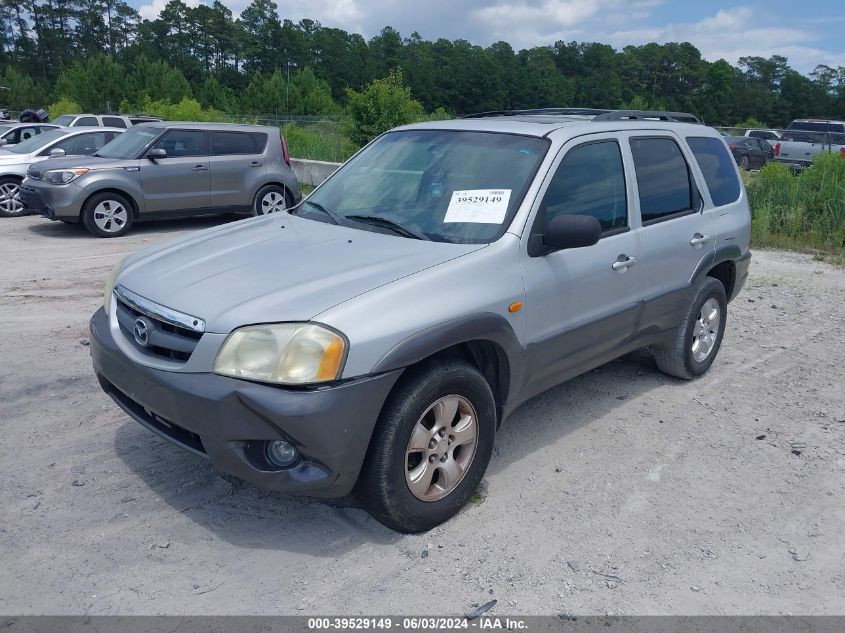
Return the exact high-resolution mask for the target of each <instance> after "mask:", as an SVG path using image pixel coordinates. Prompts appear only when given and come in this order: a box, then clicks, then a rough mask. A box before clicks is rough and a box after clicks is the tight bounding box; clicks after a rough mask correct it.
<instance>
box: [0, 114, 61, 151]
mask: <svg viewBox="0 0 845 633" xmlns="http://www.w3.org/2000/svg"><path fill="white" fill-rule="evenodd" d="M57 127H60V126H58V125H56V124H55V123H18V122H17V121H2V122H0V147H2V148H3V149H8V148H10V147H14V146H15V145H17V144H18V143H20V142H21V141H25V140H26V139H28V138H32V137H33V136H38V135H39V134H41V133H42V132H46V131H47V130H55V129H56V128H57Z"/></svg>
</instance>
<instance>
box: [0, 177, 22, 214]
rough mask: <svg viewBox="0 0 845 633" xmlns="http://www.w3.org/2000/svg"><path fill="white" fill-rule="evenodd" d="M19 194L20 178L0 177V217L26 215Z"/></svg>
mask: <svg viewBox="0 0 845 633" xmlns="http://www.w3.org/2000/svg"><path fill="white" fill-rule="evenodd" d="M20 196H21V181H20V180H18V179H17V178H12V177H11V176H6V177H3V178H0V218H17V217H20V216H22V215H26V209H24V207H23V203H22V202H21V197H20Z"/></svg>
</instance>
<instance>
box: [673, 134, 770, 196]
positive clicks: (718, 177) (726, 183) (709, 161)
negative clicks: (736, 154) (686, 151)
mask: <svg viewBox="0 0 845 633" xmlns="http://www.w3.org/2000/svg"><path fill="white" fill-rule="evenodd" d="M758 142H760V141H758ZM762 143H766V142H765V141H762ZM687 144H688V145H689V147H690V149H691V150H692V155H693V156H695V162H697V163H698V166H699V167H700V168H701V173H702V174H704V182H706V183H707V188H708V189H709V190H710V197H711V198H712V199H713V204H714V205H716V206H717V207H721V206H722V205H725V204H730V203H731V202H736V201H737V200H738V199H739V179H738V178H737V177H736V168H735V167H734V160H733V158H731V155H730V154H729V153H728V150H727V148H726V147H725V144H724V143H723V142H722V141H720V140H719V139H717V138H712V137H704V136H688V137H687ZM767 145H768V144H767Z"/></svg>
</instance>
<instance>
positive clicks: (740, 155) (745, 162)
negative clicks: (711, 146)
mask: <svg viewBox="0 0 845 633" xmlns="http://www.w3.org/2000/svg"><path fill="white" fill-rule="evenodd" d="M726 141H727V143H728V147H729V148H730V150H731V153H732V154H733V157H734V160H736V164H737V165H739V166H740V167H742V168H743V169H744V170H745V171H750V170H752V169H760V168H761V167H762V166H763V165H765V164H766V163H768V162H769V161H771V160H773V159H774V157H775V150H774V148H773V147H772V146H771V145H769V143H768V142H767V141H766V140H765V139H762V138H757V137H754V136H732V137H731V138H729V139H726Z"/></svg>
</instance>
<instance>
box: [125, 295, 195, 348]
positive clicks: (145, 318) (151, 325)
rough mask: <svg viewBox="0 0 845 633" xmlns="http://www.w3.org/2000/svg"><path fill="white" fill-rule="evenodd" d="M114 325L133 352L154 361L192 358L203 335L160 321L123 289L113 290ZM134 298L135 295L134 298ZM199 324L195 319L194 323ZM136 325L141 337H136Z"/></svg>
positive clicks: (163, 319) (170, 322) (151, 311)
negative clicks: (154, 359)
mask: <svg viewBox="0 0 845 633" xmlns="http://www.w3.org/2000/svg"><path fill="white" fill-rule="evenodd" d="M114 294H115V299H116V300H117V322H118V324H119V325H120V331H121V332H122V333H123V336H124V337H125V338H126V340H127V341H129V342H130V343H131V344H132V345H133V346H134V347H135V349H137V350H138V351H139V352H141V353H142V354H145V355H147V356H151V357H154V358H164V359H167V360H172V361H176V362H180V363H185V362H187V361H188V359H189V358H190V357H191V354H192V353H193V351H194V348H196V346H197V343H198V342H199V340H200V339H201V338H202V332H201V331H197V330H194V329H190V328H187V327H184V326H181V325H177V324H176V323H174V322H172V321H169V320H166V319H165V318H162V317H161V316H160V315H159V314H157V313H156V311H155V310H145V309H142V308H141V306H139V305H138V303H139V302H137V301H134V300H133V299H130V298H129V297H128V296H127V295H129V294H131V293H128V292H127V291H126V290H125V289H123V290H121V289H116V290H115V293H114ZM135 296H136V297H137V295H135ZM195 322H198V320H195ZM139 325H140V326H141V327H142V328H143V330H144V336H139V335H138V328H139Z"/></svg>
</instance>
